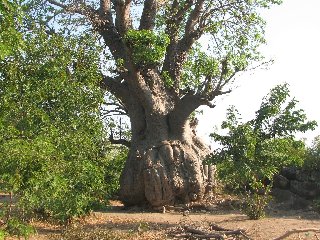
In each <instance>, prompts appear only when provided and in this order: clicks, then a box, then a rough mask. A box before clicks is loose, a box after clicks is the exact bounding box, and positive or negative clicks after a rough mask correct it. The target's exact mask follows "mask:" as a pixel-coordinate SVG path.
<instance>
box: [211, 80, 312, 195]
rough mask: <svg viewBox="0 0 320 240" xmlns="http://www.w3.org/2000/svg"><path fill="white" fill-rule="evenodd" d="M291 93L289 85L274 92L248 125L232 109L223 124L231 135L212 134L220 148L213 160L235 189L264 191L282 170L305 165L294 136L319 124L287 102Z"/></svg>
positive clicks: (301, 150) (302, 152) (300, 144)
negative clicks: (291, 166) (265, 186)
mask: <svg viewBox="0 0 320 240" xmlns="http://www.w3.org/2000/svg"><path fill="white" fill-rule="evenodd" d="M289 93H290V92H289V89H288V85H287V84H283V85H278V86H276V87H275V88H273V89H272V90H271V91H270V93H269V95H268V96H266V97H265V98H264V99H263V101H262V103H261V106H260V109H259V110H258V111H257V112H256V117H255V118H254V119H252V120H250V121H248V122H245V123H242V122H241V121H240V119H241V118H240V115H239V113H238V112H237V110H236V109H235V108H234V107H231V108H230V109H229V111H228V113H227V120H226V121H224V122H223V123H222V128H223V129H227V130H228V134H227V135H220V134H218V133H213V134H211V136H212V137H213V139H215V140H216V141H218V142H219V143H220V144H221V148H220V149H218V150H217V151H216V154H214V155H213V157H212V159H211V160H212V161H213V162H215V163H218V166H219V167H218V169H219V175H220V177H221V178H222V179H224V180H225V181H226V182H227V183H229V184H231V185H232V186H233V187H235V188H243V187H245V186H248V185H249V186H251V187H252V188H254V189H259V188H263V187H264V186H263V181H264V180H265V179H269V180H271V179H272V177H273V175H274V174H275V173H276V172H278V171H279V170H280V168H281V167H283V166H287V165H299V166H301V165H302V164H303V161H304V159H305V153H306V147H305V144H304V142H302V141H299V140H295V138H294V134H295V133H296V132H305V131H307V130H311V129H312V130H313V129H314V128H315V126H316V125H317V124H316V122H315V121H307V118H306V115H305V113H304V111H303V110H302V109H297V106H296V104H297V103H298V102H297V100H295V99H294V98H293V99H291V100H288V97H289V96H290V95H289Z"/></svg>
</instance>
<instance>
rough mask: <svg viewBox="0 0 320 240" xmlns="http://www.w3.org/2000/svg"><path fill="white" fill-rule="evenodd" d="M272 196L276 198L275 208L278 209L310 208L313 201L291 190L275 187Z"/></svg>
mask: <svg viewBox="0 0 320 240" xmlns="http://www.w3.org/2000/svg"><path fill="white" fill-rule="evenodd" d="M272 196H273V199H274V200H275V204H274V208H276V209H282V210H289V209H294V210H299V209H308V208H309V207H310V205H311V201H308V200H306V199H304V198H302V197H300V196H298V195H296V194H294V193H292V192H291V191H289V190H284V189H279V188H276V189H273V190H272Z"/></svg>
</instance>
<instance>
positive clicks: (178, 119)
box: [169, 93, 215, 134]
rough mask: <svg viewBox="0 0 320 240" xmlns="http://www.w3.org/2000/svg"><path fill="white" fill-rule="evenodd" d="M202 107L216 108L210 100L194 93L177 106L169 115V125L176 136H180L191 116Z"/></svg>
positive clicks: (181, 100) (189, 94)
mask: <svg viewBox="0 0 320 240" xmlns="http://www.w3.org/2000/svg"><path fill="white" fill-rule="evenodd" d="M201 105H207V106H209V107H211V108H214V107H215V105H214V104H212V103H211V102H210V101H209V100H208V99H206V98H204V97H202V96H200V95H196V94H193V93H188V94H187V95H185V96H184V97H183V98H182V99H180V101H179V102H178V103H177V104H176V106H175V108H174V109H173V111H172V112H171V113H170V114H169V125H170V128H171V130H172V131H173V132H175V133H174V134H180V133H181V131H182V130H183V129H179V128H183V126H184V125H185V123H186V122H187V120H188V118H189V116H190V115H191V113H192V112H194V111H195V110H196V109H197V108H198V107H200V106H201Z"/></svg>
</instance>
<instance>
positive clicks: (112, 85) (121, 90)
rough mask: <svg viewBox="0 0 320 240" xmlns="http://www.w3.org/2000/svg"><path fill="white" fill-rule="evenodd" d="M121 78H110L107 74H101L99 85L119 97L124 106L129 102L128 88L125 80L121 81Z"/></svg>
mask: <svg viewBox="0 0 320 240" xmlns="http://www.w3.org/2000/svg"><path fill="white" fill-rule="evenodd" d="M121 80H122V78H121V77H118V78H112V77H108V76H103V79H102V81H101V82H100V87H101V88H102V89H105V90H108V91H109V92H111V93H112V94H113V95H114V96H115V97H116V98H118V99H120V100H121V102H122V103H124V105H125V106H127V104H128V103H129V101H130V100H129V95H130V92H129V89H128V86H127V84H126V83H125V82H121Z"/></svg>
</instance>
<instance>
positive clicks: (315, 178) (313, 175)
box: [310, 171, 320, 183]
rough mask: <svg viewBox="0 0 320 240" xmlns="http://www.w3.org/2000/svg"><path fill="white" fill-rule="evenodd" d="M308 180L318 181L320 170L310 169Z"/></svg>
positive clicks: (319, 181)
mask: <svg viewBox="0 0 320 240" xmlns="http://www.w3.org/2000/svg"><path fill="white" fill-rule="evenodd" d="M310 181H313V182H317V183H320V171H312V172H311V173H310Z"/></svg>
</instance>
